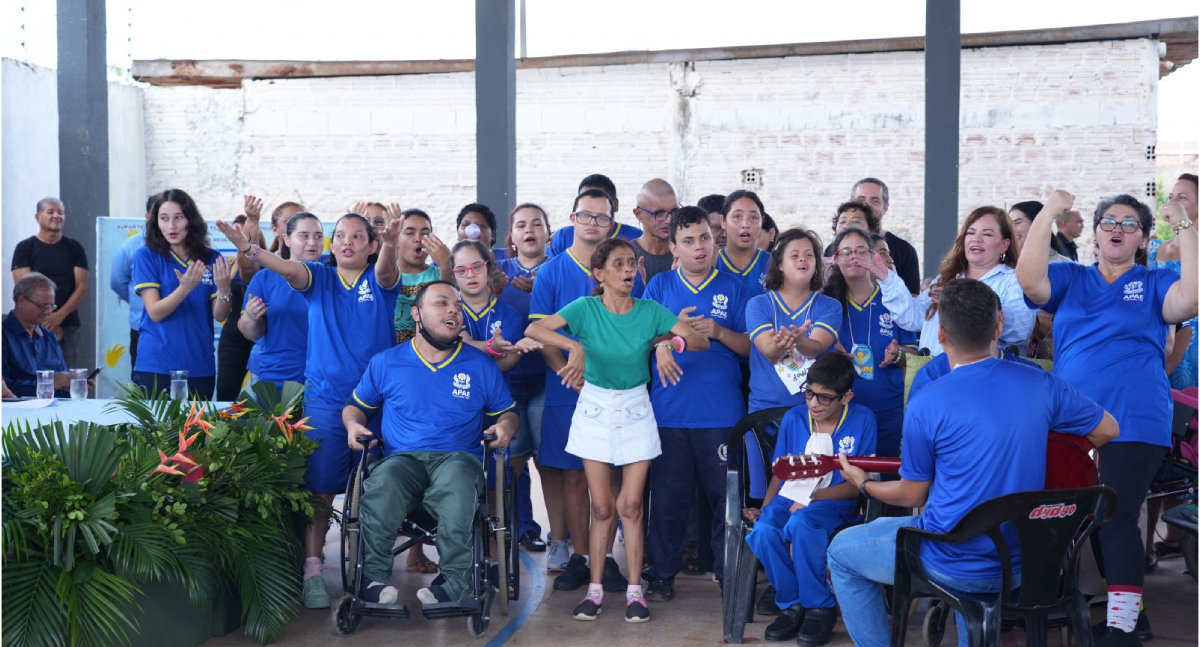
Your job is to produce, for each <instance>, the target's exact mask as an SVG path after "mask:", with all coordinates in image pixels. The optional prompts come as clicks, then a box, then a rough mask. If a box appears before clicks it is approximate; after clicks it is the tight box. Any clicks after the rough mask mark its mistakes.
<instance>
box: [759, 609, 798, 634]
mask: <svg viewBox="0 0 1200 647" xmlns="http://www.w3.org/2000/svg"><path fill="white" fill-rule="evenodd" d="M803 622H804V607H802V606H800V605H799V604H797V605H793V606H790V607H788V608H786V609H783V610H782V611H780V612H779V617H778V618H775V622H772V623H771V624H770V625H768V626H767V631H766V632H765V633H763V638H766V639H767V640H791V639H792V638H795V637H796V634H798V633H800V625H801V624H802V623H803Z"/></svg>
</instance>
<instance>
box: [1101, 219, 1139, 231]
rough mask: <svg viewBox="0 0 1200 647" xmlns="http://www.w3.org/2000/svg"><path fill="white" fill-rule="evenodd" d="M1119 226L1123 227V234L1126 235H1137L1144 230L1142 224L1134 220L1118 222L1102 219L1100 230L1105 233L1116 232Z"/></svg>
mask: <svg viewBox="0 0 1200 647" xmlns="http://www.w3.org/2000/svg"><path fill="white" fill-rule="evenodd" d="M1118 225H1119V226H1120V227H1121V233H1125V234H1132V233H1135V232H1137V231H1140V230H1141V228H1142V223H1140V222H1138V221H1136V220H1133V219H1129V220H1122V221H1120V222H1117V220H1116V219H1114V218H1101V219H1100V228H1101V229H1103V230H1104V231H1116V229H1117V226H1118Z"/></svg>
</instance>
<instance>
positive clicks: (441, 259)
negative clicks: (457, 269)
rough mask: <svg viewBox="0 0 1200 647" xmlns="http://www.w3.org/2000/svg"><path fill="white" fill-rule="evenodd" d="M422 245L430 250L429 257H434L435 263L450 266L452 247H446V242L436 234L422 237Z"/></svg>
mask: <svg viewBox="0 0 1200 647" xmlns="http://www.w3.org/2000/svg"><path fill="white" fill-rule="evenodd" d="M396 222H399V221H396ZM397 231H399V229H397ZM421 245H422V246H423V247H425V250H426V251H427V252H429V257H430V258H432V259H433V263H434V265H437V266H438V267H441V268H448V267H450V248H449V247H446V243H443V242H442V239H441V238H438V237H437V236H436V235H434V234H426V235H424V236H422V237H421Z"/></svg>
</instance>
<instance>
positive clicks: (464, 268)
mask: <svg viewBox="0 0 1200 647" xmlns="http://www.w3.org/2000/svg"><path fill="white" fill-rule="evenodd" d="M486 267H487V263H486V262H485V261H475V262H474V263H471V264H470V265H458V266H456V267H455V268H454V276H458V277H466V276H471V275H473V274H481V273H483V270H484V268H486Z"/></svg>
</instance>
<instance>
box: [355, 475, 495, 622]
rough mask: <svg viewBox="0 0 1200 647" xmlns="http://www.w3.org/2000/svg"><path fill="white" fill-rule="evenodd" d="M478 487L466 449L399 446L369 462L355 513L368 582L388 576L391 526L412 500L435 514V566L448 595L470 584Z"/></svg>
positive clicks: (406, 511)
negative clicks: (402, 449)
mask: <svg viewBox="0 0 1200 647" xmlns="http://www.w3.org/2000/svg"><path fill="white" fill-rule="evenodd" d="M482 492H483V465H482V464H480V462H479V459H478V458H475V456H473V455H471V454H469V453H467V452H400V453H397V454H392V455H390V456H388V457H386V458H384V459H383V460H382V461H380V462H379V463H377V464H376V465H375V466H374V467H373V468H371V475H370V477H368V478H367V479H366V481H364V482H363V494H362V501H361V502H360V503H359V509H358V519H359V525H360V526H361V532H362V535H363V540H364V541H363V543H364V544H365V546H366V549H365V550H364V551H363V575H365V576H366V577H365V580H366V581H368V582H387V581H389V580H390V579H391V577H392V547H393V546H395V544H396V531H397V530H398V529H399V528H400V524H401V523H402V522H403V521H404V518H405V517H407V516H408V514H409V513H410V512H412V510H413V509H415V508H416V504H417V502H418V501H420V503H421V505H423V506H425V509H426V510H428V511H429V513H430V514H431V515H433V517H434V518H435V519H437V551H438V560H439V565H438V568H439V569H440V570H441V572H442V574H443V575H445V577H446V583H445V584H444V585H443V586H444V588H445V589H446V593H448V594H449V595H450V597H451V599H454V600H461V599H462V598H463V597H464V595H465V594H466V593H468V592H469V589H470V588H471V569H472V566H473V565H472V563H471V541H472V539H471V536H472V530H473V528H472V522H474V520H475V510H476V508H478V506H479V496H480V494H481V493H482Z"/></svg>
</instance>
